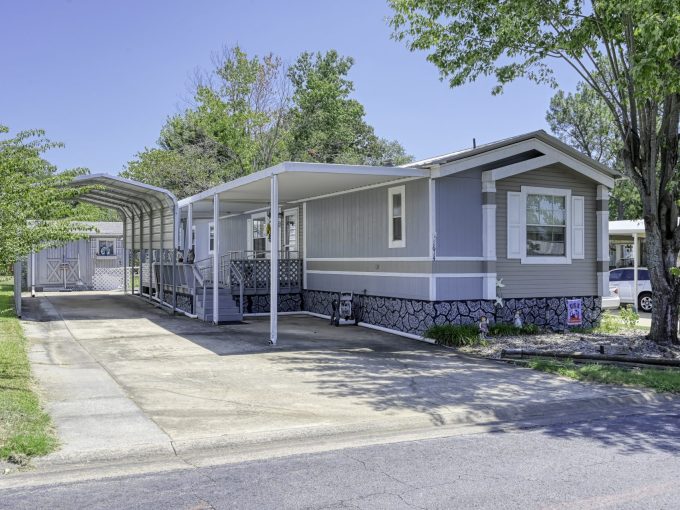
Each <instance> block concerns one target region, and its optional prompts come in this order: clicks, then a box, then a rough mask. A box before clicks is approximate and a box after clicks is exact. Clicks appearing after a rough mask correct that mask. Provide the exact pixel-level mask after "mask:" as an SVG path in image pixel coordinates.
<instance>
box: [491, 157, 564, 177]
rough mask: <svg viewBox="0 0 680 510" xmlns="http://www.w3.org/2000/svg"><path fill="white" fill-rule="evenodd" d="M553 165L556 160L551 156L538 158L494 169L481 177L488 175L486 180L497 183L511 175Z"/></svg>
mask: <svg viewBox="0 0 680 510" xmlns="http://www.w3.org/2000/svg"><path fill="white" fill-rule="evenodd" d="M553 163H557V158H555V157H553V156H552V155H545V156H539V157H537V158H533V159H528V160H526V161H520V162H519V163H513V164H512V165H506V166H503V167H501V168H496V169H495V170H487V171H486V172H483V175H485V176H486V175H488V176H489V179H488V180H491V181H498V180H500V179H505V178H507V177H512V176H513V175H517V174H522V173H524V172H529V171H531V170H536V169H537V168H541V167H544V166H547V165H552V164H553Z"/></svg>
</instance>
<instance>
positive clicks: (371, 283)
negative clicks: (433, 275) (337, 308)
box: [307, 206, 430, 299]
mask: <svg viewBox="0 0 680 510" xmlns="http://www.w3.org/2000/svg"><path fill="white" fill-rule="evenodd" d="M385 207H387V206H385ZM307 289H308V290H323V291H328V292H354V293H356V294H367V295H369V296H384V297H400V298H410V299H429V293H430V280H429V278H427V277H410V276H407V277H395V276H378V275H376V276H372V275H344V274H323V273H308V274H307Z"/></svg>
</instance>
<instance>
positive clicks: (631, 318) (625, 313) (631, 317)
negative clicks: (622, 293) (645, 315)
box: [619, 305, 640, 329]
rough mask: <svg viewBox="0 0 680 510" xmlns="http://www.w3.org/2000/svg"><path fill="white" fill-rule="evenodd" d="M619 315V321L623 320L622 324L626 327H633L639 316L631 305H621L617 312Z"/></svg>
mask: <svg viewBox="0 0 680 510" xmlns="http://www.w3.org/2000/svg"><path fill="white" fill-rule="evenodd" d="M619 317H620V318H621V322H623V326H624V327H625V328H626V329H635V327H636V326H637V323H638V321H639V320H640V316H639V315H638V313H637V312H636V311H635V309H634V308H633V307H632V305H626V306H622V307H621V311H620V312H619Z"/></svg>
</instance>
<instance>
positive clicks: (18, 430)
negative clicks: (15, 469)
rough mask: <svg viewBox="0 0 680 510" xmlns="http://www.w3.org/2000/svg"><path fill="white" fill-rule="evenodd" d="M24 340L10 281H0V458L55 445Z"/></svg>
mask: <svg viewBox="0 0 680 510" xmlns="http://www.w3.org/2000/svg"><path fill="white" fill-rule="evenodd" d="M27 347H28V346H27V342H26V338H25V337H24V335H23V331H22V330H21V325H20V324H19V321H18V319H17V318H16V316H15V315H14V310H13V297H12V281H11V280H8V279H5V280H0V459H3V460H5V459H7V458H8V457H10V456H11V457H14V458H17V457H22V456H26V455H28V456H34V455H46V454H48V453H50V452H51V451H53V450H54V449H55V448H56V446H57V441H56V438H55V437H54V433H53V431H52V425H51V422H50V417H49V415H48V414H47V413H45V412H44V411H43V410H42V408H41V407H40V400H39V399H38V396H37V395H36V393H35V392H34V391H33V381H32V379H31V367H30V364H29V362H28V354H27V351H26V350H27Z"/></svg>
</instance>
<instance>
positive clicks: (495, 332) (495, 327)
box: [489, 322, 541, 336]
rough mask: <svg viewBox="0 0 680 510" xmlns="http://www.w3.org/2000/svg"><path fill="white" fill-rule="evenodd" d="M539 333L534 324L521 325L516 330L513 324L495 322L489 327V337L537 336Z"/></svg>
mask: <svg viewBox="0 0 680 510" xmlns="http://www.w3.org/2000/svg"><path fill="white" fill-rule="evenodd" d="M540 332H541V330H540V328H539V327H538V326H536V324H523V325H522V327H521V328H518V327H517V326H515V325H514V324H503V323H500V322H497V323H496V324H492V325H491V326H489V334H490V335H491V336H519V335H537V334H539V333H540Z"/></svg>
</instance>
